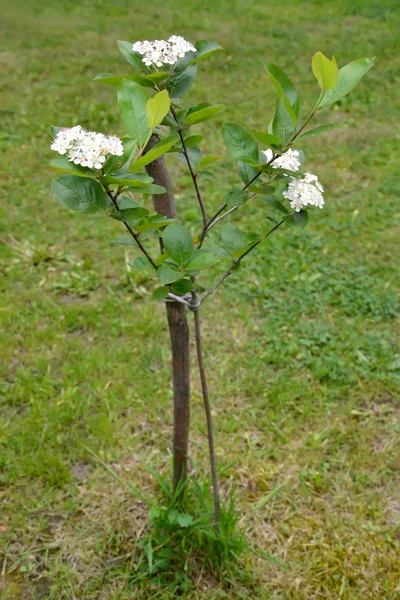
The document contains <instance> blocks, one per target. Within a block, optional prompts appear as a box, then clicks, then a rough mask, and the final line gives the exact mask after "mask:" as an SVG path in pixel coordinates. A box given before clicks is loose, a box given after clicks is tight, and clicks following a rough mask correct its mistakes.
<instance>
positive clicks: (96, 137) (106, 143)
mask: <svg viewBox="0 0 400 600" xmlns="http://www.w3.org/2000/svg"><path fill="white" fill-rule="evenodd" d="M51 149H52V150H55V151H56V152H58V153H59V154H66V155H67V156H68V158H69V160H70V161H71V162H73V163H74V164H76V165H81V166H82V167H89V168H90V169H101V168H102V166H103V163H104V162H105V161H106V160H107V158H108V156H110V155H113V156H122V154H123V153H124V148H123V145H122V142H121V140H120V139H119V138H118V137H117V136H115V135H104V134H102V133H96V132H95V131H86V130H85V129H82V127H81V126H80V125H76V126H75V127H68V128H66V129H61V131H59V132H58V134H57V135H56V137H55V138H54V141H53V143H52V144H51Z"/></svg>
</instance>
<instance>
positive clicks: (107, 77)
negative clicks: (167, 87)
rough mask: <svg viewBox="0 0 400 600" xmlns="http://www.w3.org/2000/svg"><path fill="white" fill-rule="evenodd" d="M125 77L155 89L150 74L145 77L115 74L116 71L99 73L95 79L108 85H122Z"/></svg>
mask: <svg viewBox="0 0 400 600" xmlns="http://www.w3.org/2000/svg"><path fill="white" fill-rule="evenodd" d="M124 79H128V80H129V81H135V82H136V83H138V84H139V85H142V86H144V87H148V88H151V89H153V90H154V88H155V84H154V81H152V80H151V79H150V76H147V77H145V76H144V75H115V74H114V73H99V74H98V75H96V77H95V78H94V79H93V81H96V82H98V83H105V84H106V85H111V86H112V87H118V86H119V85H121V83H122V82H123V80H124Z"/></svg>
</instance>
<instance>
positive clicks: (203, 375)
mask: <svg viewBox="0 0 400 600" xmlns="http://www.w3.org/2000/svg"><path fill="white" fill-rule="evenodd" d="M193 314H194V326H195V332H196V350H197V362H198V365H199V371H200V381H201V391H202V394H203V402H204V410H205V413H206V419H207V437H208V448H209V452H210V465H211V478H212V487H213V498H214V518H215V528H216V530H217V532H218V533H220V532H221V527H220V521H221V509H220V500H219V488H218V476H217V462H216V458H215V447H214V431H213V422H212V415H211V406H210V400H209V396H208V389H207V378H206V371H205V367H204V357H203V349H202V344H201V327H200V313H199V310H195V311H193Z"/></svg>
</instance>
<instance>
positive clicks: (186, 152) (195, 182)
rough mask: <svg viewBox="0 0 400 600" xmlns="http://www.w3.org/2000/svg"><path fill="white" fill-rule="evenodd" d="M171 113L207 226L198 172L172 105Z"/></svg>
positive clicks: (204, 225)
mask: <svg viewBox="0 0 400 600" xmlns="http://www.w3.org/2000/svg"><path fill="white" fill-rule="evenodd" d="M171 113H172V116H173V117H174V119H175V122H176V124H177V126H178V135H179V137H180V140H181V144H182V152H183V155H184V157H185V159H186V162H187V166H188V167H189V171H190V175H191V177H192V181H193V185H194V189H195V191H196V196H197V200H198V201H199V206H200V210H201V216H202V219H203V228H205V227H206V224H207V214H206V209H205V207H204V202H203V199H202V197H201V193H200V189H199V185H198V183H197V173H195V172H194V171H193V167H192V163H191V162H190V158H189V154H188V151H187V148H186V144H185V140H184V139H183V135H182V131H181V128H180V125H179V121H178V118H177V116H176V113H175V110H174V108H172V106H171Z"/></svg>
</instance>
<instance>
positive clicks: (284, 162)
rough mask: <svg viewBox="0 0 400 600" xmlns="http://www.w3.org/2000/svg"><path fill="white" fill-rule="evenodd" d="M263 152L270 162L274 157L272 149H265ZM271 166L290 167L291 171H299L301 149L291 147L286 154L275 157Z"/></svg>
mask: <svg viewBox="0 0 400 600" xmlns="http://www.w3.org/2000/svg"><path fill="white" fill-rule="evenodd" d="M263 152H264V154H265V156H266V158H267V162H269V161H270V160H271V159H272V157H273V153H272V150H270V149H269V148H268V150H263ZM271 166H272V167H273V168H274V169H276V168H279V169H288V170H289V171H298V170H299V169H300V166H301V163H300V154H299V151H298V150H292V149H291V148H289V150H287V151H286V152H285V154H282V156H279V158H277V159H275V160H274V162H273V163H272V165H271Z"/></svg>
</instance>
